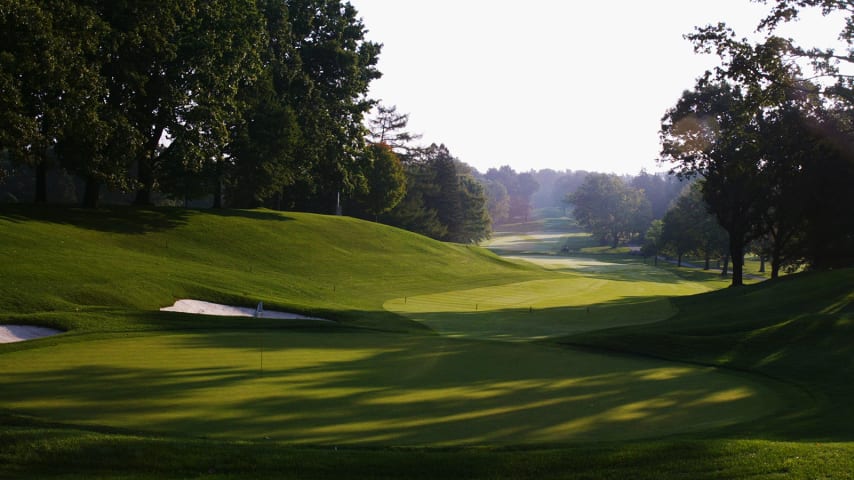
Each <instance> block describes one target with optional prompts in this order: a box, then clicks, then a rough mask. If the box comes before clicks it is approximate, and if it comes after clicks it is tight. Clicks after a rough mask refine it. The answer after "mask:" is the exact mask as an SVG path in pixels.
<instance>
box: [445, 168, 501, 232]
mask: <svg viewBox="0 0 854 480" xmlns="http://www.w3.org/2000/svg"><path fill="white" fill-rule="evenodd" d="M459 195H460V206H461V208H462V219H461V222H460V226H459V227H458V228H457V229H455V231H454V233H453V235H452V237H451V238H450V240H451V241H453V242H457V243H479V242H480V241H481V240H486V239H487V238H489V235H490V232H491V231H492V219H491V218H490V217H489V210H488V206H487V204H488V200H487V197H486V192H485V189H484V188H483V184H481V183H480V182H479V181H478V180H476V179H475V178H474V177H473V176H471V175H461V176H460V187H459Z"/></svg>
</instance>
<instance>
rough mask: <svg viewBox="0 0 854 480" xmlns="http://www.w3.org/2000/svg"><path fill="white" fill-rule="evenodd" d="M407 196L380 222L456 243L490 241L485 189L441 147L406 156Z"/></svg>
mask: <svg viewBox="0 0 854 480" xmlns="http://www.w3.org/2000/svg"><path fill="white" fill-rule="evenodd" d="M404 170H405V172H406V176H407V181H408V183H407V190H406V196H405V197H404V199H403V200H402V201H401V202H400V204H399V205H398V207H397V208H395V209H393V210H392V211H391V212H389V213H388V214H387V215H386V217H385V218H384V219H383V221H384V222H385V223H388V224H389V225H395V226H398V227H401V228H405V229H407V230H410V231H413V232H417V233H421V234H422V235H427V236H429V237H431V238H435V239H438V240H443V241H449V242H456V243H472V242H473V243H477V242H479V241H481V240H484V239H486V238H489V234H490V232H491V228H492V221H491V219H490V218H489V211H488V205H487V196H486V190H485V189H484V188H483V185H482V184H480V182H479V181H478V180H476V179H475V178H474V177H473V176H472V175H471V174H470V173H469V172H467V171H465V170H467V167H466V166H464V164H461V163H460V162H459V161H458V160H457V159H455V158H454V157H453V156H451V153H450V152H449V151H448V149H447V147H445V146H444V145H436V144H433V145H431V146H430V147H427V148H424V149H420V150H419V151H418V152H415V153H414V154H413V155H409V156H408V157H407V160H406V162H405V163H404Z"/></svg>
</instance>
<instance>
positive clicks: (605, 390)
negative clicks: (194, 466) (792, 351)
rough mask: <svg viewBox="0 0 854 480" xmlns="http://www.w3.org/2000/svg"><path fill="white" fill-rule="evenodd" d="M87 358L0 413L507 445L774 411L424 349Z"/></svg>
mask: <svg viewBox="0 0 854 480" xmlns="http://www.w3.org/2000/svg"><path fill="white" fill-rule="evenodd" d="M91 346H92V348H93V350H91V351H88V352H87V353H82V352H81V355H75V357H74V358H75V360H74V361H71V362H68V361H64V362H60V363H56V362H55V361H54V360H52V358H51V357H52V355H56V354H57V353H60V354H61V352H58V351H53V352H44V353H45V355H44V356H35V355H34V356H30V358H29V362H28V367H27V368H26V369H22V370H21V371H17V372H15V371H9V372H4V374H3V375H2V376H0V388H2V390H3V391H4V392H9V395H4V399H3V400H2V401H0V406H2V408H10V409H13V410H15V411H21V412H24V413H27V414H32V415H35V416H37V417H42V418H49V419H53V420H58V421H65V422H70V423H79V424H99V425H110V426H115V427H120V428H131V429H139V430H145V431H153V432H166V433H169V434H174V435H182V436H210V437H216V438H224V439H229V438H230V439H249V440H262V439H264V438H270V439H272V440H278V441H283V442H293V443H307V444H335V445H338V444H357V445H469V444H481V445H482V444H492V445H512V444H520V443H521V444H525V443H528V444H530V443H534V444H542V443H567V442H570V443H571V442H583V441H601V440H626V439H635V438H648V437H660V436H664V435H670V434H674V433H684V432H692V431H694V432H699V431H704V430H709V429H717V428H725V427H730V426H733V425H736V424H738V423H740V422H744V421H748V420H751V419H754V418H756V417H761V416H763V415H766V414H768V413H771V412H769V408H768V403H766V402H767V401H770V400H773V398H774V396H773V394H772V393H770V392H769V391H767V389H765V387H761V386H758V385H756V384H751V383H750V382H749V381H747V380H745V379H741V378H739V379H733V378H730V377H728V376H726V375H721V374H720V373H718V372H715V371H713V370H709V369H702V368H692V367H685V366H679V365H674V364H669V363H666V362H660V361H652V360H647V359H633V358H625V357H613V356H607V355H598V354H589V353H581V352H574V351H567V350H563V349H558V348H546V347H542V346H531V345H509V344H502V343H495V342H469V341H454V340H449V339H442V338H435V337H413V336H402V335H387V334H386V335H379V334H365V333H361V334H356V333H347V334H343V335H338V334H335V335H325V334H321V335H318V334H312V333H302V334H301V333H294V332H288V333H281V332H279V333H277V334H270V333H265V332H231V333H228V332H220V333H212V334H176V335H166V336H163V337H157V338H154V337H152V338H148V339H128V340H121V339H119V340H115V341H106V340H105V341H100V342H93V345H91ZM54 358H55V357H54ZM35 372H38V374H35Z"/></svg>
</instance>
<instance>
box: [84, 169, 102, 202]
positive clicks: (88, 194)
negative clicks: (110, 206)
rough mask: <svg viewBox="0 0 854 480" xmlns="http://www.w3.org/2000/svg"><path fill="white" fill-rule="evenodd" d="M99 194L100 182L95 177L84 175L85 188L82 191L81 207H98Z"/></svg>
mask: <svg viewBox="0 0 854 480" xmlns="http://www.w3.org/2000/svg"><path fill="white" fill-rule="evenodd" d="M100 196H101V183H100V182H98V180H96V179H95V177H92V176H89V177H86V189H85V190H84V192H83V208H98V200H99V199H100Z"/></svg>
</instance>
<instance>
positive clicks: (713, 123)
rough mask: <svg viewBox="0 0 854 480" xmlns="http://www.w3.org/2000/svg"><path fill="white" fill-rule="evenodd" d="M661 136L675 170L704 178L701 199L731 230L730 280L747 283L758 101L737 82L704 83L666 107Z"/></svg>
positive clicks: (755, 216) (754, 218)
mask: <svg viewBox="0 0 854 480" xmlns="http://www.w3.org/2000/svg"><path fill="white" fill-rule="evenodd" d="M661 139H662V154H663V158H664V159H665V160H669V161H672V162H673V163H674V167H673V170H672V171H673V172H675V173H677V174H678V175H680V176H681V177H694V176H700V177H702V178H703V179H704V182H703V199H704V200H705V201H706V203H707V204H708V205H709V207H710V209H711V211H712V212H713V213H714V214H715V216H716V218H717V220H718V223H719V224H720V225H721V227H723V228H724V229H725V230H726V231H727V233H728V234H729V253H730V257H731V258H732V263H733V275H732V285H733V286H740V285H743V283H744V279H743V258H744V250H745V247H746V245H747V244H748V243H749V242H750V241H751V240H753V239H754V238H756V237H757V236H759V235H760V234H761V232H757V231H756V229H755V226H756V225H758V224H759V218H760V215H761V207H762V203H761V200H762V193H761V192H762V189H763V187H764V185H763V181H764V179H763V176H762V174H761V163H760V162H759V161H758V159H759V157H760V153H761V150H760V148H761V145H760V143H759V135H758V129H757V125H756V122H755V109H754V107H753V106H752V105H751V104H750V103H749V102H748V101H747V100H746V99H745V98H744V95H743V93H742V90H741V89H740V88H739V87H737V86H733V85H730V84H727V83H715V84H703V83H701V84H700V85H698V87H697V89H696V90H694V91H688V92H685V93H684V94H683V95H682V98H680V99H679V101H678V102H677V104H676V106H675V107H673V108H671V109H670V110H668V112H667V114H666V115H665V116H664V118H663V119H662V126H661Z"/></svg>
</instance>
